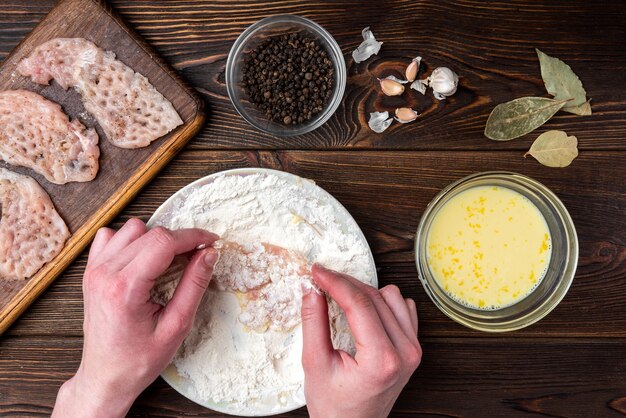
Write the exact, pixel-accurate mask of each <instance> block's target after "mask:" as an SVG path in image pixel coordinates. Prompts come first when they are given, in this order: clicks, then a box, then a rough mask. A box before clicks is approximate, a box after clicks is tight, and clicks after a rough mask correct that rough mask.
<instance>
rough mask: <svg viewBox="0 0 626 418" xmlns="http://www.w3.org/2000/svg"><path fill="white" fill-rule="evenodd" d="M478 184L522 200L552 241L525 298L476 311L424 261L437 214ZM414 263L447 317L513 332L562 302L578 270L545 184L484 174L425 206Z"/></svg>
mask: <svg viewBox="0 0 626 418" xmlns="http://www.w3.org/2000/svg"><path fill="white" fill-rule="evenodd" d="M476 186H501V187H506V188H508V189H511V190H513V191H516V192H518V193H520V194H522V195H523V196H525V197H526V198H527V199H529V200H530V201H531V202H532V203H533V204H534V205H535V206H536V207H537V208H538V209H539V211H540V212H541V214H542V215H543V217H544V218H545V220H546V223H547V225H548V228H549V230H550V234H551V239H552V256H551V259H550V262H549V264H548V268H547V270H546V273H545V275H544V277H543V279H542V280H541V281H540V282H539V284H538V285H537V287H536V288H535V289H534V290H533V291H532V292H531V293H530V294H529V295H528V296H526V297H525V298H523V299H521V300H519V301H517V302H516V303H515V304H513V305H509V306H506V307H503V308H500V309H493V310H483V309H474V308H471V307H468V306H466V305H463V304H461V303H459V302H458V301H456V300H455V299H453V298H452V297H451V296H450V295H449V294H448V293H446V292H445V291H444V290H443V289H442V288H441V286H440V285H439V283H438V282H437V281H436V279H435V277H434V275H433V273H432V272H431V270H430V267H429V265H428V262H427V254H426V248H427V247H426V243H427V239H428V234H429V230H430V228H431V226H432V223H433V220H434V219H435V216H436V215H437V213H438V211H439V210H440V209H441V208H442V207H443V205H444V204H445V203H446V202H448V201H449V200H450V199H451V198H453V197H454V196H456V195H458V194H459V193H461V192H463V191H465V190H468V189H470V188H472V187H476ZM415 262H416V265H417V272H418V275H419V278H420V281H421V282H422V285H423V286H424V289H425V291H426V293H427V294H428V296H429V297H430V299H431V300H432V301H433V302H434V303H435V305H436V306H437V307H438V308H439V309H440V310H441V311H442V312H443V313H444V314H446V315H447V316H448V317H450V318H451V319H453V320H455V321H456V322H458V323H460V324H462V325H465V326H467V327H469V328H473V329H476V330H480V331H490V332H504V331H513V330H516V329H520V328H524V327H527V326H528V325H531V324H533V323H535V322H537V321H539V320H540V319H541V318H543V317H544V316H546V315H547V314H548V313H549V312H550V311H552V310H553V309H554V308H555V307H556V306H557V305H558V304H559V302H560V301H561V300H562V299H563V297H564V296H565V294H566V293H567V290H568V289H569V287H570V285H571V284H572V280H573V278H574V273H575V272H576V266H577V263H578V238H577V236H576V229H575V228H574V223H573V222H572V219H571V217H570V215H569V213H568V212H567V210H566V209H565V206H563V203H562V202H561V201H560V200H559V198H558V197H556V195H555V194H554V193H552V192H551V191H550V190H549V189H548V188H547V187H546V186H544V185H543V184H541V183H539V182H538V181H536V180H533V179H531V178H529V177H526V176H523V175H521V174H517V173H511V172H501V171H491V172H484V173H478V174H473V175H470V176H468V177H465V178H462V179H461V180H458V181H456V182H454V183H452V184H450V185H449V186H448V187H446V188H445V189H443V190H442V191H441V192H440V193H439V194H438V195H437V196H435V198H434V199H433V200H432V201H431V202H430V203H429V204H428V206H427V207H426V210H425V212H424V214H423V215H422V218H421V220H420V223H419V226H418V229H417V235H416V237H415Z"/></svg>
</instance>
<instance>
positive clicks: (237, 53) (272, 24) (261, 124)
mask: <svg viewBox="0 0 626 418" xmlns="http://www.w3.org/2000/svg"><path fill="white" fill-rule="evenodd" d="M293 32H304V33H305V34H307V35H309V36H311V37H312V38H314V39H315V40H317V41H318V42H319V44H320V45H321V46H322V47H323V48H325V49H326V52H327V54H328V57H329V58H330V60H331V61H332V63H333V68H334V70H335V78H334V80H333V91H332V94H331V96H330V98H329V99H328V102H327V103H326V105H325V107H324V109H323V110H322V111H321V112H319V113H317V114H316V115H315V117H313V118H312V119H311V120H309V121H307V122H303V123H301V124H296V125H283V124H281V123H278V122H275V121H272V120H270V119H268V118H267V117H266V116H265V114H264V113H263V112H262V111H260V110H259V109H257V108H256V106H255V105H254V104H253V103H251V102H250V101H249V99H248V95H247V94H246V92H245V90H244V89H243V87H242V76H243V74H242V66H243V61H244V57H245V54H247V53H249V52H250V51H252V50H253V49H254V48H255V47H256V46H257V45H259V44H260V43H261V42H263V41H264V40H265V39H267V38H268V37H271V36H278V35H284V34H287V33H293ZM345 87H346V62H345V61H344V59H343V54H342V52H341V48H339V45H337V42H336V41H335V40H334V39H333V37H332V36H331V35H330V34H329V33H328V32H327V31H326V30H325V29H324V28H323V27H321V26H320V25H318V24H317V23H315V22H313V21H311V20H309V19H305V18H303V17H300V16H295V15H279V16H272V17H268V18H265V19H262V20H259V21H258V22H256V23H255V24H253V25H252V26H250V27H249V28H248V29H246V30H245V31H243V33H242V34H241V35H239V38H237V40H236V41H235V43H234V44H233V47H232V48H231V50H230V53H229V54H228V60H227V61H226V88H227V90H228V97H230V101H231V102H232V103H233V106H234V107H235V110H237V113H239V114H240V115H241V116H242V117H243V118H244V119H245V120H246V121H247V122H248V123H249V124H250V125H252V126H254V127H255V128H257V129H259V130H260V131H263V132H266V133H269V134H273V135H278V136H295V135H302V134H305V133H307V132H311V131H313V130H314V129H317V128H319V127H320V126H322V125H323V124H324V122H326V121H327V120H328V119H329V118H330V117H331V116H332V114H333V113H335V110H337V107H339V104H340V103H341V99H342V97H343V92H344V90H345Z"/></svg>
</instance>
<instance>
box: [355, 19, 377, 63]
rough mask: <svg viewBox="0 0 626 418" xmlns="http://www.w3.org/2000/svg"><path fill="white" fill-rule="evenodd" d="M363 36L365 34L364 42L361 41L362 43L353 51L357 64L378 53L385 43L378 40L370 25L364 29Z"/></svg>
mask: <svg viewBox="0 0 626 418" xmlns="http://www.w3.org/2000/svg"><path fill="white" fill-rule="evenodd" d="M361 36H363V42H361V44H360V45H359V46H358V47H357V48H356V49H355V50H354V51H352V58H353V59H354V62H356V63H357V64H358V63H360V62H363V61H365V60H366V59H368V58H369V57H371V56H372V55H376V54H378V51H380V47H381V46H382V44H383V43H382V42H378V41H377V40H376V38H375V37H374V34H373V33H372V31H371V30H370V28H369V26H368V27H366V28H365V29H363V31H362V32H361Z"/></svg>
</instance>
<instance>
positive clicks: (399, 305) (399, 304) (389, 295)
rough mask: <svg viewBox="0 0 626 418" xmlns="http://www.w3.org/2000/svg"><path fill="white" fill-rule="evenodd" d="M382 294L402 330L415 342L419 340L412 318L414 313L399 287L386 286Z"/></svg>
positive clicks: (381, 291)
mask: <svg viewBox="0 0 626 418" xmlns="http://www.w3.org/2000/svg"><path fill="white" fill-rule="evenodd" d="M380 294H381V296H382V297H383V299H384V300H385V302H386V304H387V306H388V307H389V310H390V311H391V312H392V313H393V315H394V316H395V319H396V320H397V323H398V324H399V326H400V328H401V329H402V332H404V334H405V335H406V337H407V338H408V339H409V340H410V341H412V342H414V343H415V342H416V341H417V331H416V330H415V328H414V327H413V321H412V320H411V316H412V313H411V311H410V310H409V306H408V304H407V302H406V301H405V300H404V297H402V294H401V293H400V290H399V289H398V287H397V286H393V285H390V286H385V287H383V288H382V289H381V290H380ZM414 305H415V304H414Z"/></svg>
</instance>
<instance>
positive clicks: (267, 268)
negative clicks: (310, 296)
mask: <svg viewBox="0 0 626 418" xmlns="http://www.w3.org/2000/svg"><path fill="white" fill-rule="evenodd" d="M215 248H217V249H219V252H220V258H219V261H218V262H217V263H216V264H215V267H214V269H213V279H212V281H211V282H212V283H213V285H214V286H215V287H217V289H218V290H221V291H231V292H235V293H236V294H238V295H239V296H238V297H239V301H240V304H241V313H240V315H239V322H241V323H242V324H243V325H245V326H246V327H248V328H250V329H252V330H255V331H257V332H263V331H265V330H266V329H268V328H269V329H273V330H277V331H288V330H290V329H292V328H293V327H295V326H296V325H298V324H299V323H300V322H301V321H302V320H301V316H300V308H301V305H302V285H304V284H305V283H311V280H312V278H311V273H310V267H309V266H308V264H307V261H306V259H305V258H304V257H302V256H301V255H300V254H297V253H294V252H293V251H290V250H288V249H286V248H282V247H278V246H276V245H272V244H267V243H253V244H247V245H241V244H238V243H235V242H228V241H218V242H216V243H215Z"/></svg>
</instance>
